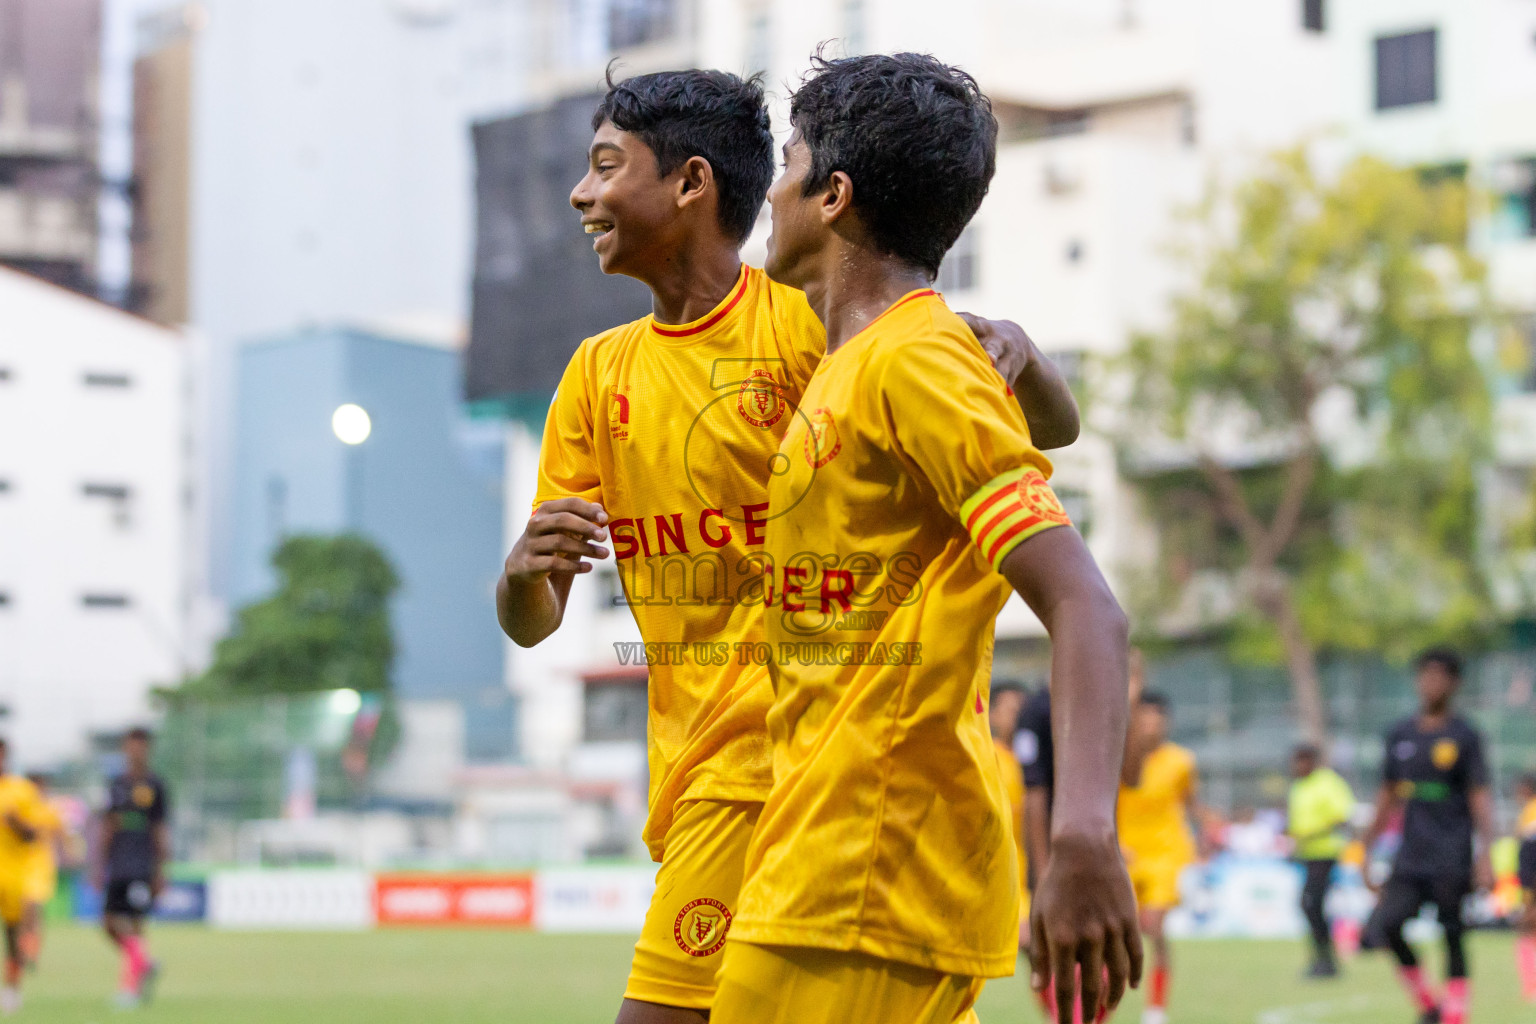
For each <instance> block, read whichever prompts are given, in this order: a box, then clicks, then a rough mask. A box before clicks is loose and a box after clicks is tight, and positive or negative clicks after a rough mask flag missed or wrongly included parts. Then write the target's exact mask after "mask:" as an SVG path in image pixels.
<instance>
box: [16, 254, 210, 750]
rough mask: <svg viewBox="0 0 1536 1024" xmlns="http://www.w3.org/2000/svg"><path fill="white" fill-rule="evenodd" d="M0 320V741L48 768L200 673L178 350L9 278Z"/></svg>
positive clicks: (174, 343) (169, 341) (119, 317)
mask: <svg viewBox="0 0 1536 1024" xmlns="http://www.w3.org/2000/svg"><path fill="white" fill-rule="evenodd" d="M0 310H4V328H3V329H0V735H5V736H6V737H7V738H8V739H9V740H10V742H11V747H12V750H13V751H14V752H15V754H16V757H17V758H18V760H19V763H20V764H21V765H23V766H28V767H45V766H51V765H56V764H60V763H63V762H66V761H69V760H71V759H74V758H78V757H80V756H82V755H84V754H85V753H86V751H87V749H88V746H87V740H88V738H89V737H90V736H91V735H93V734H101V733H112V732H115V731H119V730H121V729H124V728H126V727H127V726H130V725H133V724H141V723H143V722H144V721H145V720H146V718H147V716H148V715H149V713H150V706H149V702H148V695H149V690H150V688H151V687H153V686H163V685H174V684H175V683H177V682H179V681H180V679H181V678H182V677H183V676H184V675H185V674H186V673H187V672H188V671H189V669H190V668H191V667H192V665H193V659H194V658H195V657H196V653H195V651H194V650H193V649H192V648H193V646H194V645H193V644H192V643H191V642H190V639H191V637H192V635H193V634H194V632H195V629H196V621H197V616H198V610H199V608H198V593H197V587H196V579H195V568H196V566H197V564H198V553H197V552H195V551H194V550H192V545H191V534H190V533H189V532H188V529H187V527H188V523H189V520H190V508H191V506H192V504H193V502H194V500H195V495H194V494H193V492H192V490H191V486H190V481H191V477H190V475H189V473H188V463H189V460H190V454H191V452H192V450H193V449H192V438H191V436H190V434H189V431H188V423H189V405H190V402H189V394H188V388H187V383H188V379H187V374H186V365H187V353H186V349H187V346H188V344H189V342H188V341H187V340H186V339H185V338H183V337H182V336H181V335H179V334H176V333H173V332H171V331H167V330H165V329H163V328H161V327H159V326H156V325H155V324H152V323H150V322H148V321H146V320H141V319H139V318H137V317H134V316H130V315H128V314H126V313H122V312H120V311H118V310H116V309H113V308H111V307H109V306H106V305H103V304H101V303H99V302H96V301H95V300H93V299H87V298H83V297H81V296H78V295H75V294H72V293H71V292H68V291H65V290H63V289H61V288H59V287H56V286H54V285H51V284H48V283H45V282H43V281H41V280H39V279H37V278H35V277H31V276H28V275H24V274H20V273H17V272H16V271H12V270H5V269H0Z"/></svg>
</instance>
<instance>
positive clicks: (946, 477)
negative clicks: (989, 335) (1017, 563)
mask: <svg viewBox="0 0 1536 1024" xmlns="http://www.w3.org/2000/svg"><path fill="white" fill-rule="evenodd" d="M880 386H881V397H882V399H883V401H884V403H885V413H886V416H887V417H888V421H889V429H890V431H891V434H892V436H893V437H894V438H895V442H896V447H897V449H898V450H899V452H900V454H901V455H902V456H903V457H904V458H905V459H906V460H908V461H909V462H910V463H911V464H912V465H913V466H914V467H915V468H916V470H917V471H918V472H919V473H920V474H921V475H922V476H923V477H924V478H926V479H927V481H928V482H929V484H930V485H931V486H932V487H933V489H934V491H935V492H937V494H938V498H939V502H940V504H942V505H943V507H944V509H945V511H947V512H949V513H950V515H952V516H954V517H955V518H957V519H958V520H959V521H960V522H961V523H962V524H963V525H964V526H965V529H966V531H967V532H968V533H969V534H970V535H971V540H972V541H973V542H974V543H975V544H976V547H977V548H978V549H979V550H980V551H981V553H982V555H983V556H984V557H985V558H986V559H987V561H989V562H991V563H992V566H993V568H996V567H998V566H999V565H1001V564H1002V561H1003V559H1004V557H1006V556H1007V554H1008V553H1009V552H1010V551H1012V550H1013V549H1014V548H1016V547H1018V546H1019V545H1020V544H1022V543H1024V541H1026V540H1028V539H1029V538H1030V537H1033V536H1034V535H1035V534H1037V533H1040V532H1042V531H1044V530H1048V529H1050V528H1052V527H1055V526H1070V525H1071V520H1069V519H1068V518H1067V514H1066V511H1065V510H1064V509H1063V508H1062V507H1061V502H1060V501H1058V500H1057V498H1056V495H1055V493H1054V492H1053V491H1052V490H1051V487H1050V484H1048V483H1047V482H1046V480H1047V478H1048V477H1049V476H1050V473H1051V462H1050V460H1049V459H1047V458H1046V457H1045V455H1044V454H1043V453H1042V452H1041V451H1040V450H1039V449H1038V448H1036V447H1035V446H1034V444H1033V443H1032V442H1031V441H1030V438H1029V428H1028V426H1026V425H1025V422H1024V413H1023V411H1022V410H1021V409H1020V408H1019V404H1018V402H1016V401H1014V399H1013V398H1012V397H1011V396H1009V395H1008V393H1007V391H1006V389H1005V387H1004V384H1003V380H1002V378H1001V377H999V376H998V375H997V371H996V370H994V369H993V368H992V364H991V363H990V362H988V360H987V357H986V354H985V353H983V352H982V350H981V347H980V346H979V345H977V344H976V340H975V338H973V337H971V336H970V335H969V332H967V334H966V335H965V336H964V337H961V336H960V335H959V334H958V332H941V333H939V334H938V335H937V336H936V337H933V338H922V339H919V340H915V341H912V342H908V343H906V344H904V345H901V346H900V347H899V348H896V349H893V351H892V353H891V354H890V355H888V356H887V357H886V360H885V367H884V369H883V372H882V374H881V384H880Z"/></svg>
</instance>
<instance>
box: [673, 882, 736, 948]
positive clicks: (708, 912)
mask: <svg viewBox="0 0 1536 1024" xmlns="http://www.w3.org/2000/svg"><path fill="white" fill-rule="evenodd" d="M730 930H731V912H730V911H729V910H727V909H726V906H725V904H724V903H721V902H720V901H719V900H712V899H710V898H709V897H707V896H705V897H702V898H700V899H696V900H694V901H693V902H692V903H689V904H688V905H687V906H685V907H683V909H682V910H681V911H679V912H678V915H677V920H676V921H675V922H673V924H672V937H673V938H674V939H676V940H677V945H678V947H679V948H681V949H682V951H683V952H684V953H687V954H688V955H689V956H709V955H710V954H712V953H718V952H720V949H721V947H722V946H724V945H725V935H726V933H727V932H729V931H730Z"/></svg>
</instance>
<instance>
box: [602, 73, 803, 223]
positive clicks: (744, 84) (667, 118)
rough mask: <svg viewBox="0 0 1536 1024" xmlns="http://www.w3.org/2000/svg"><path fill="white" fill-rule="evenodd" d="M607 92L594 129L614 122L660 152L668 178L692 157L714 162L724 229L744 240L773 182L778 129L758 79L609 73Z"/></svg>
mask: <svg viewBox="0 0 1536 1024" xmlns="http://www.w3.org/2000/svg"><path fill="white" fill-rule="evenodd" d="M607 81H608V94H607V95H606V96H604V97H603V99H602V102H600V103H598V105H597V110H596V111H594V112H593V114H592V130H593V131H597V129H598V128H600V127H601V126H602V123H603V122H604V121H611V122H612V123H613V126H614V127H615V128H617V129H619V130H620V131H625V132H629V133H630V134H631V135H634V136H636V137H637V138H639V139H640V141H641V142H643V143H645V144H646V145H647V146H649V147H650V150H651V152H652V153H655V154H656V164H657V168H658V169H659V170H660V172H661V174H662V176H663V177H665V176H666V175H668V174H671V173H672V172H673V171H675V170H677V168H678V167H679V166H681V165H682V163H683V162H684V161H685V160H687V159H688V158H689V157H695V156H700V157H703V158H704V159H705V160H708V161H709V166H710V168H711V169H712V170H713V171H714V172H715V184H716V185H717V186H718V187H719V189H720V208H719V209H720V227H721V228H722V229H724V231H725V233H726V234H727V235H729V236H730V237H731V238H732V239H734V240H735V241H737V242H745V241H746V240H747V236H748V235H750V234H751V233H752V225H753V224H755V223H756V222H757V212H758V211H759V210H760V209H762V207H763V199H764V198H766V197H767V195H768V185H769V183H770V182H772V180H773V131H772V127H771V124H770V122H769V119H768V105H767V103H766V102H765V101H764V99H763V86H762V83H761V81H760V80H759V78H758V76H756V75H754V76H753V77H751V78H745V79H744V78H741V77H739V76H737V75H733V74H730V73H729V72H726V71H701V70H696V69H695V70H688V71H658V72H656V73H655V74H650V75H636V76H635V77H634V78H626V79H624V81H622V82H615V81H614V80H613V68H612V66H610V67H609V69H608V79H607Z"/></svg>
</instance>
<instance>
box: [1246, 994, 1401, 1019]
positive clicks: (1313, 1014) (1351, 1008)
mask: <svg viewBox="0 0 1536 1024" xmlns="http://www.w3.org/2000/svg"><path fill="white" fill-rule="evenodd" d="M1375 1003H1376V1000H1375V999H1374V998H1373V997H1371V996H1368V995H1358V996H1352V997H1350V998H1349V999H1325V1000H1321V1001H1319V1002H1315V1003H1302V1004H1301V1005H1300V1006H1287V1007H1282V1008H1281V1009H1277V1010H1265V1011H1263V1012H1262V1013H1260V1014H1259V1015H1258V1016H1257V1017H1255V1018H1254V1024H1325V1022H1326V1021H1328V1020H1330V1019H1338V1018H1339V1017H1341V1016H1343V1015H1344V1014H1346V1013H1353V1012H1357V1011H1359V1010H1365V1009H1369V1008H1370V1007H1371V1006H1372V1005H1374V1004H1375Z"/></svg>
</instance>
